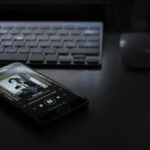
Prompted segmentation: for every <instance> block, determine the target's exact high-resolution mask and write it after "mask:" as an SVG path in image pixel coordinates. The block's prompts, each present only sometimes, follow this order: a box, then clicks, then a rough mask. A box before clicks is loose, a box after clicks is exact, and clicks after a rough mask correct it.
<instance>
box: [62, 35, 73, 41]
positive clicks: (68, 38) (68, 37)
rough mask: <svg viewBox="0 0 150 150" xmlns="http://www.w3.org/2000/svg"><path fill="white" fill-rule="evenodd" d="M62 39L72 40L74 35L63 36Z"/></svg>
mask: <svg viewBox="0 0 150 150" xmlns="http://www.w3.org/2000/svg"><path fill="white" fill-rule="evenodd" d="M63 39H64V41H73V40H74V36H64V37H63Z"/></svg>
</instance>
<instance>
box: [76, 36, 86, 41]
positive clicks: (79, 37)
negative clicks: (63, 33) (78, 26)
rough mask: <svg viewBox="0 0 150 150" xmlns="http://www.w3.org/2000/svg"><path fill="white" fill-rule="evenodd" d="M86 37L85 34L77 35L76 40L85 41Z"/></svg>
mask: <svg viewBox="0 0 150 150" xmlns="http://www.w3.org/2000/svg"><path fill="white" fill-rule="evenodd" d="M86 39H87V37H86V36H77V37H76V41H86Z"/></svg>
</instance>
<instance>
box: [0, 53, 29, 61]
mask: <svg viewBox="0 0 150 150" xmlns="http://www.w3.org/2000/svg"><path fill="white" fill-rule="evenodd" d="M27 58H28V54H0V61H26V60H27Z"/></svg>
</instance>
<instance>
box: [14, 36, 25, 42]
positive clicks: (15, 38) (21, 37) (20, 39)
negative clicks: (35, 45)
mask: <svg viewBox="0 0 150 150" xmlns="http://www.w3.org/2000/svg"><path fill="white" fill-rule="evenodd" d="M13 38H14V40H16V41H23V40H24V35H14V36H13Z"/></svg>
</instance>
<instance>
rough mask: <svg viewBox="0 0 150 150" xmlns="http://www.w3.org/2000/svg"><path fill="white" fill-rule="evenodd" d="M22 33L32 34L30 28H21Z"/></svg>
mask: <svg viewBox="0 0 150 150" xmlns="http://www.w3.org/2000/svg"><path fill="white" fill-rule="evenodd" d="M22 34H24V35H26V34H32V30H27V29H25V30H22Z"/></svg>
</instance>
